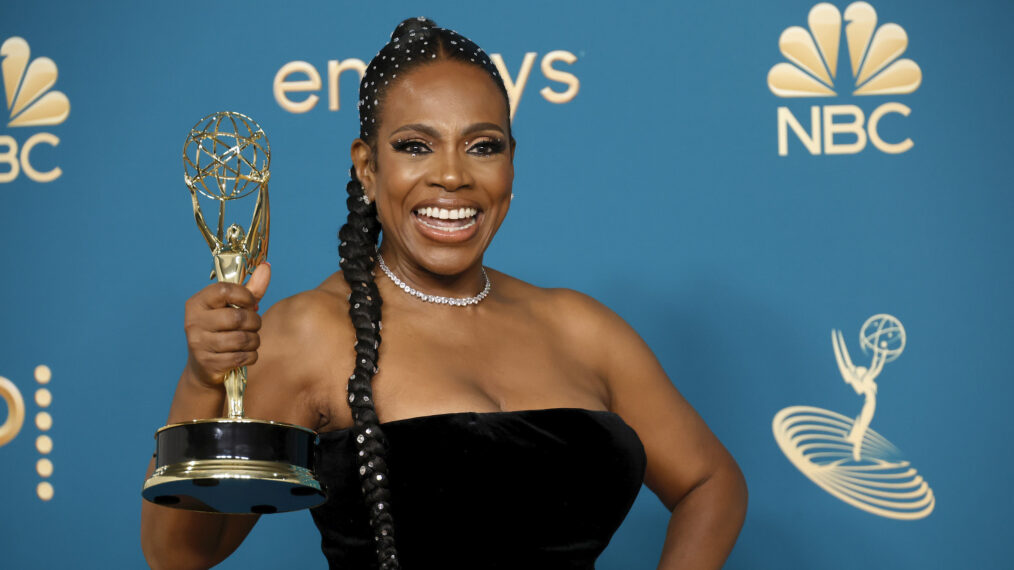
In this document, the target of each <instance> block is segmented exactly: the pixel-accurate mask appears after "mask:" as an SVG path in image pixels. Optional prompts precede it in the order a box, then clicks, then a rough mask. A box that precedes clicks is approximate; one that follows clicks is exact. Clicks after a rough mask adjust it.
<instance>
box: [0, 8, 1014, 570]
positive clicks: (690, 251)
mask: <svg viewBox="0 0 1014 570" xmlns="http://www.w3.org/2000/svg"><path fill="white" fill-rule="evenodd" d="M417 15H426V16H428V17H430V18H433V19H434V20H436V21H437V23H438V24H441V25H442V26H445V27H449V28H453V29H456V30H458V31H459V32H461V33H462V34H464V35H466V36H469V37H470V38H472V39H474V40H475V41H476V42H477V43H478V44H479V45H481V46H483V47H484V48H485V49H486V50H487V51H488V52H489V53H490V54H495V55H493V59H494V61H495V63H496V64H497V66H498V67H499V69H500V71H501V74H502V76H503V77H504V79H505V80H506V83H507V86H508V90H509V92H510V97H511V102H512V105H513V110H514V116H513V125H514V134H515V136H516V137H517V141H518V146H517V155H516V172H517V174H516V179H515V186H514V192H515V194H516V197H515V199H514V201H513V204H512V208H511V212H510V214H509V215H508V217H507V220H506V222H505V224H504V226H503V228H502V230H501V231H500V233H499V235H498V236H497V238H496V240H495V242H494V243H493V245H492V247H491V248H490V250H489V251H488V253H487V256H486V264H487V265H488V266H491V267H494V268H496V269H499V270H501V271H505V272H508V273H511V274H513V275H516V276H518V277H520V278H522V279H525V280H527V281H530V282H532V283H535V284H537V285H540V286H547V287H570V288H574V289H578V290H580V291H583V292H586V293H588V294H590V295H592V296H594V297H596V298H597V299H599V300H600V301H602V302H603V303H605V304H606V305H608V306H609V307H611V308H612V309H613V310H615V311H616V312H617V313H619V314H620V315H621V316H623V317H624V318H625V319H627V320H628V321H629V322H630V323H631V324H632V325H633V326H634V327H635V328H636V329H637V330H638V331H639V332H640V333H641V334H642V336H643V337H644V338H645V339H646V340H647V342H648V344H649V345H650V346H651V347H652V348H653V350H654V351H655V352H656V354H657V355H658V357H659V358H660V360H661V361H662V363H663V365H664V366H665V368H666V370H667V371H668V373H669V375H670V377H671V378H672V381H673V383H674V384H675V385H676V386H677V387H678V388H679V389H680V390H681V392H682V393H683V394H684V395H685V396H686V397H687V399H688V400H689V401H690V402H691V403H692V404H693V405H694V406H695V407H696V409H697V410H699V412H700V413H701V415H702V416H703V417H704V418H705V420H706V421H707V422H708V424H709V425H710V426H711V428H712V429H713V430H714V432H715V433H716V434H717V435H718V436H719V437H720V438H721V440H722V441H723V442H724V443H725V445H726V446H727V447H728V448H729V450H730V451H731V452H732V453H733V455H734V456H735V457H736V459H737V460H738V462H739V464H740V466H741V467H742V469H743V472H744V473H745V475H746V478H747V481H748V483H749V487H750V506H749V513H748V516H747V520H746V524H745V526H744V529H743V532H742V534H741V536H740V539H739V542H738V543H737V545H736V548H735V550H734V551H733V553H732V556H731V558H730V559H729V562H728V565H727V566H728V567H729V568H779V569H781V568H833V569H837V568H866V567H869V568H915V567H933V568H995V567H1001V566H1005V565H1006V564H1008V563H1009V562H1008V561H1009V559H1010V558H1011V556H1014V547H1012V546H1011V542H1010V540H1009V538H1010V537H1009V535H1010V530H1011V525H1010V513H1011V510H1012V509H1014V494H1012V491H1011V486H1010V477H1009V472H1010V470H1011V468H1012V467H1014V460H1012V459H1011V454H1010V441H1011V439H1012V436H1014V421H1012V420H1011V419H1010V407H1011V405H1012V403H1014V399H1012V396H1014V388H1012V382H1011V380H1012V379H1014V378H1012V375H1011V372H1010V366H1009V358H1010V356H1009V355H1010V346H1011V344H1012V342H1014V332H1012V328H1011V326H1010V323H1011V322H1012V320H1014V302H1012V301H1011V299H1010V292H1011V291H1012V277H1014V255H1012V254H1011V253H1010V247H1011V246H1012V245H1014V224H1012V223H1011V217H1012V215H1014V198H1012V196H1011V191H1012V189H1014V188H1012V186H1011V183H1010V181H1009V178H1008V177H1009V176H1010V174H1011V164H1012V163H1014V159H1012V154H1011V145H1010V142H1009V140H1008V136H1009V133H1010V132H1011V129H1012V128H1014V115H1012V112H1011V92H1012V88H1014V80H1012V76H1011V74H1010V72H1009V67H1010V59H1011V57H1012V56H1014V40H1012V39H1011V35H1010V34H1009V30H1008V27H1009V22H1010V21H1011V20H1012V18H1014V5H1012V4H1011V3H1009V2H1003V1H993V2H988V1H983V2H970V3H957V2H943V1H931V2H926V1H922V2H917V1H914V0H872V1H871V2H863V1H858V2H851V3H849V2H847V1H844V2H831V3H814V2H813V1H812V0H810V1H807V0H783V1H778V2H763V3H747V2H726V1H716V2H664V3H663V2H659V3H650V2H649V3H638V4H627V5H624V6H620V5H618V4H615V3H611V2H581V3H567V4H563V3H561V4H552V3H546V2H529V1H521V2H513V3H508V4H503V3H501V4H496V3H494V4H488V3H487V4H482V5H481V6H480V5H478V4H470V5H457V4H455V3H450V2H437V3H429V4H426V5H421V4H419V3H408V2H384V3H363V2H289V3H279V2H268V1H257V2H252V1H244V2H240V1H228V2H197V1H182V2H173V3H165V2H163V3H135V2H126V1H119V2H71V1H63V2H56V1H39V0H34V1H33V0H6V1H5V2H3V4H0V58H2V59H0V71H2V82H3V103H4V105H6V106H5V107H4V113H5V114H3V116H2V117H0V397H2V398H0V400H2V401H0V567H3V568H54V567H68V566H73V567H80V568H138V567H143V566H144V559H143V556H142V553H141V549H140V545H139V539H138V536H139V519H140V507H141V497H140V489H141V484H142V481H143V478H144V472H145V469H146V466H147V462H148V458H149V457H150V455H151V452H152V450H153V444H154V442H153V439H152V436H153V433H154V431H155V430H156V429H157V428H158V427H160V426H161V425H163V424H164V422H165V418H166V413H167V410H168V406H169V402H170V399H171V397H172V393H173V389H174V387H175V383H176V380H177V378H178V375H179V371H180V370H181V367H182V366H183V364H184V361H185V358H186V347H185V342H184V336H183V330H182V315H183V304H184V301H185V300H186V299H187V298H188V297H189V296H190V295H192V294H193V293H194V292H196V291H197V290H198V289H200V288H201V287H203V286H204V285H205V284H206V283H207V277H208V271H209V268H210V264H211V261H210V256H209V253H208V250H207V246H206V244H205V243H204V240H203V239H202V237H201V235H200V234H199V232H198V230H197V228H196V227H195V225H194V220H193V215H192V211H191V202H190V197H189V193H188V191H187V188H186V186H185V185H184V181H183V165H182V161H181V149H182V146H183V143H184V139H185V137H186V135H187V133H188V132H189V128H190V127H191V126H192V125H193V124H194V123H195V122H196V121H197V120H198V119H199V118H200V117H203V116H205V115H207V114H209V113H212V112H215V111H220V110H233V111H239V112H242V113H246V114H249V115H250V116H252V117H254V118H255V119H256V120H257V121H258V122H259V123H260V124H261V125H262V126H263V127H264V129H265V131H266V133H267V135H268V138H269V139H270V142H271V149H272V162H271V191H272V212H271V214H272V218H273V219H272V236H271V238H272V241H271V251H270V255H269V259H270V261H271V262H272V266H273V269H274V278H273V282H272V284H271V288H270V290H269V292H268V295H267V298H266V300H265V302H263V303H262V305H261V306H262V307H266V306H268V305H270V304H271V303H273V302H275V301H277V300H279V299H281V298H284V297H287V296H289V295H292V294H295V293H297V292H299V291H302V290H305V289H308V288H312V287H314V286H316V285H317V284H318V283H319V282H320V281H321V280H323V279H324V278H325V277H326V276H327V275H329V274H330V273H332V272H333V271H335V270H336V269H337V257H338V256H337V251H336V247H337V239H336V237H335V232H336V230H337V228H338V227H339V226H340V225H341V223H342V222H343V220H344V218H345V206H344V202H345V196H346V194H345V190H344V187H345V183H346V173H347V169H348V167H349V165H350V160H349V154H348V150H349V144H350V143H351V141H352V140H353V138H354V137H355V136H356V135H357V133H358V117H357V113H356V100H357V93H356V90H357V84H358V81H359V74H360V73H361V72H362V71H363V69H364V66H365V63H364V62H369V60H370V58H371V57H372V56H373V54H374V53H376V51H377V50H378V49H379V48H380V47H381V46H382V45H383V44H384V43H385V42H386V41H387V38H388V37H389V34H390V32H391V30H392V29H393V28H394V26H395V24H396V23H397V22H398V21H400V20H401V19H403V18H406V17H409V16H417ZM668 517H669V513H668V511H666V509H665V508H664V507H663V506H662V504H661V503H660V502H659V501H658V500H657V498H656V497H655V496H654V495H653V494H652V493H651V492H650V491H649V490H647V489H644V490H643V491H642V493H641V495H640V496H639V497H638V500H637V502H636V503H635V505H634V508H633V510H632V511H631V513H630V515H629V516H628V518H627V520H626V521H625V523H624V524H623V526H622V527H621V528H620V530H619V532H618V533H617V534H616V536H615V538H614V539H613V542H612V543H611V545H610V546H609V548H608V549H607V550H606V552H605V553H604V555H603V556H602V557H601V559H600V561H599V567H600V568H603V569H617V570H620V569H622V570H627V569H635V568H654V567H655V565H656V564H657V561H658V558H659V554H660V552H661V549H662V545H663V540H664V537H665V530H666V524H667V522H668ZM283 564H284V565H285V566H286V567H305V568H322V567H324V566H325V561H324V558H323V556H322V555H321V554H320V551H319V535H318V534H317V532H316V530H315V529H314V528H313V526H312V524H311V521H310V517H309V515H308V514H307V513H306V512H299V513H290V514H284V515H273V516H268V517H262V519H261V522H260V523H259V524H258V526H257V528H256V529H255V530H254V532H253V533H252V534H251V535H250V536H249V538H248V539H247V540H246V542H245V543H244V544H243V545H242V547H241V548H240V549H239V550H238V551H237V552H236V553H235V554H234V555H233V556H232V557H231V558H230V559H229V560H228V561H226V562H225V563H224V564H223V565H222V567H225V568H265V567H273V566H279V565H283Z"/></svg>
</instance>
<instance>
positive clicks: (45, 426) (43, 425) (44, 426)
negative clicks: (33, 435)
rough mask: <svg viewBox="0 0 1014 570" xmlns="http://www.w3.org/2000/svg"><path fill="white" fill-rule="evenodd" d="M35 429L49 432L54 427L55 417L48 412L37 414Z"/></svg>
mask: <svg viewBox="0 0 1014 570" xmlns="http://www.w3.org/2000/svg"><path fill="white" fill-rule="evenodd" d="M35 427H37V428H39V429H40V430H42V431H48V430H49V429H50V428H52V427H53V416H51V415H49V414H48V413H47V412H39V413H37V414H35Z"/></svg>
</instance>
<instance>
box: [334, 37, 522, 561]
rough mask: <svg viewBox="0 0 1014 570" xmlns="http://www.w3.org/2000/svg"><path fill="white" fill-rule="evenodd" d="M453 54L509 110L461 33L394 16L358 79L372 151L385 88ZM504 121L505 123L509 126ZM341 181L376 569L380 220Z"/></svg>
mask: <svg viewBox="0 0 1014 570" xmlns="http://www.w3.org/2000/svg"><path fill="white" fill-rule="evenodd" d="M446 59H452V60H457V61H462V62H467V63H469V64H472V65H476V66H478V67H480V68H482V69H484V70H485V71H486V72H487V73H488V74H489V76H490V78H491V79H492V80H493V82H494V83H495V84H496V85H497V87H499V89H500V91H501V93H502V94H503V97H504V104H505V105H506V107H507V116H508V117H509V116H510V102H509V99H508V96H507V89H506V87H505V86H504V83H503V80H502V79H501V77H500V75H499V72H498V71H497V69H496V66H495V65H494V64H493V62H492V61H491V60H490V59H489V57H488V56H487V55H486V53H485V52H484V51H482V49H481V48H479V46H477V45H475V44H474V43H473V42H472V41H471V40H469V39H468V38H465V37H464V36H462V35H460V34H458V33H456V32H454V31H452V30H447V29H444V28H440V27H437V25H436V24H435V23H434V22H433V21H432V20H428V19H426V18H410V19H408V20H405V21H403V22H401V23H400V24H398V27H396V28H395V29H394V33H392V34H391V41H390V42H389V43H388V44H387V45H386V46H384V47H383V49H381V50H380V51H379V52H378V53H377V55H376V56H375V57H374V58H373V60H372V61H371V62H370V65H369V66H368V67H367V68H366V73H365V74H364V76H363V79H362V81H361V82H360V84H359V105H358V106H359V133H360V135H359V136H360V138H362V139H363V140H364V141H366V142H367V143H368V144H369V145H370V147H371V148H373V149H374V154H376V136H377V127H378V126H379V125H380V121H379V120H378V119H379V118H380V108H381V107H382V105H383V101H384V95H385V94H386V92H387V89H388V88H389V87H390V86H391V85H393V84H394V82H395V81H396V80H397V78H398V77H399V76H402V75H404V74H407V73H408V72H409V71H410V70H412V69H414V68H416V67H418V66H420V65H425V64H428V63H433V62H436V61H440V60H446ZM508 128H509V127H508ZM350 176H351V180H350V181H349V183H348V186H347V187H346V189H347V191H348V194H349V197H348V200H347V201H346V204H347V205H348V208H349V217H348V220H347V221H346V223H345V225H344V226H342V228H341V230H339V232H338V238H339V239H340V240H341V245H340V246H339V247H338V253H339V255H340V256H341V260H340V265H341V268H342V272H343V275H344V277H345V280H346V281H347V282H348V284H349V287H350V288H351V290H352V292H351V294H350V295H349V316H350V317H351V318H352V325H353V327H355V331H356V344H355V349H356V366H355V370H354V371H353V373H352V375H351V376H349V384H348V394H349V407H350V408H351V410H352V418H353V420H354V425H353V428H352V433H353V434H354V435H355V438H356V449H357V451H358V457H357V461H358V464H359V475H360V480H361V484H362V491H363V497H364V498H365V501H366V508H367V514H368V517H369V522H370V527H371V529H372V530H373V536H374V540H375V544H376V549H377V563H378V567H379V568H380V570H398V569H400V567H401V565H400V562H399V559H398V551H397V548H396V547H395V537H394V519H393V518H392V515H391V494H390V490H389V487H388V480H387V479H388V473H387V463H386V462H385V460H384V458H385V457H386V456H387V440H386V438H385V436H384V432H383V430H382V429H381V427H380V425H379V420H378V418H377V412H376V409H375V408H374V405H373V404H374V402H373V389H372V384H371V383H372V381H373V375H374V374H376V373H377V371H378V368H377V366H378V364H377V359H378V356H377V355H378V351H379V349H380V328H381V325H380V306H381V304H382V301H381V299H380V292H379V291H378V290H377V285H376V283H374V280H373V270H374V266H375V265H376V251H377V241H378V239H379V237H380V230H381V228H380V222H379V220H378V219H377V209H376V206H374V205H373V204H370V203H369V202H368V201H367V200H366V193H365V191H364V189H363V185H362V183H361V182H360V181H359V178H358V176H356V169H355V167H353V168H352V170H351V173H350Z"/></svg>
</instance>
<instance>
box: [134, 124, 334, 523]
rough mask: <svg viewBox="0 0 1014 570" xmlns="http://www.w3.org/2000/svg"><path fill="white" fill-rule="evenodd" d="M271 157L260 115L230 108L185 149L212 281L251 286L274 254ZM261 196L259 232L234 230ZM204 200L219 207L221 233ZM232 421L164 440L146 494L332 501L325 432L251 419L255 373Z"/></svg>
mask: <svg viewBox="0 0 1014 570" xmlns="http://www.w3.org/2000/svg"><path fill="white" fill-rule="evenodd" d="M270 162H271V151H270V147H269V146H268V140H267V137H266V136H265V134H264V131H263V130H262V129H261V127H260V126H259V125H258V124H257V123H256V122H255V121H254V120H253V119H251V118H250V117H247V116H245V115H241V114H239V113H234V112H231V111H223V112H219V113H215V114H212V115H209V116H207V117H205V118H203V119H201V120H200V121H198V123H197V124H196V125H195V126H194V127H193V128H192V129H191V130H190V134H189V136H188V137H187V140H186V143H184V145H183V167H184V181H185V182H186V184H187V187H188V188H189V189H190V195H191V198H192V199H193V206H194V217H195V218H196V220H197V227H198V228H199V229H200V230H201V234H202V235H203V236H204V239H205V240H206V241H207V242H208V246H209V247H210V248H211V252H212V254H213V256H214V272H213V273H212V278H216V277H217V279H218V281H220V282H223V281H224V282H228V283H239V284H242V283H243V281H244V280H245V279H246V276H247V274H248V273H250V272H252V271H253V269H254V268H256V267H257V265H259V264H260V263H261V262H262V261H264V259H265V258H266V257H267V251H268V227H269V214H268V178H269V171H268V167H269V165H270ZM254 193H256V199H255V200H254V201H253V202H254V204H253V214H252V217H251V220H250V225H249V230H244V229H243V227H242V226H240V225H239V224H236V223H232V224H230V225H228V226H226V225H225V224H226V221H225V214H226V211H225V209H226V203H227V202H228V203H230V205H235V204H240V203H242V202H245V203H247V204H249V203H250V202H251V200H243V198H246V197H248V196H251V195H253V194H254ZM199 195H200V196H204V197H205V198H208V199H210V200H211V201H212V202H211V203H213V204H215V205H216V207H217V210H218V222H217V224H216V227H215V229H214V231H213V230H212V228H210V227H209V226H208V224H207V222H205V218H204V214H203V213H202V211H201V204H200V200H199ZM224 384H225V392H226V398H227V407H228V416H229V417H227V418H218V419H208V420H193V421H189V422H184V423H178V424H173V425H168V426H165V427H163V428H161V429H159V430H158V431H157V432H156V433H155V441H156V446H155V471H154V472H153V473H152V475H151V477H149V478H148V479H147V480H146V481H145V482H144V488H143V490H142V492H141V494H142V496H143V497H144V498H145V499H147V500H149V501H151V502H153V503H156V504H159V505H164V506H169V507H176V508H181V509H188V510H195V511H205V512H217V513H258V514H264V513H275V512H285V511H294V510H298V509H305V508H310V507H314V506H317V505H319V504H321V503H322V502H324V499H325V496H324V492H323V491H322V489H321V486H320V482H319V481H318V480H317V478H316V476H315V475H314V473H313V464H314V460H315V454H316V438H317V434H316V433H315V432H314V431H313V430H310V429H307V428H304V427H300V426H294V425H289V424H283V423H278V422H271V421H262V420H254V419H249V418H245V417H244V415H243V392H244V390H245V388H246V367H241V368H236V369H234V370H231V371H229V372H228V373H227V374H226V377H225V382H224Z"/></svg>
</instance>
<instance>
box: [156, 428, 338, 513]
mask: <svg viewBox="0 0 1014 570" xmlns="http://www.w3.org/2000/svg"><path fill="white" fill-rule="evenodd" d="M316 437H317V436H316V434H315V433H314V432H313V431H311V430H308V429H306V428H303V427H299V426H292V425H287V424H281V423H276V422H265V421H258V420H247V419H238V420H229V419H221V420H197V421H194V422H189V423H183V424H176V425H171V426H166V427H164V428H162V429H160V430H159V431H158V432H157V433H156V434H155V439H156V456H155V471H154V472H153V473H152V476H151V477H149V478H148V480H146V481H145V483H144V488H143V490H142V492H141V495H142V496H143V497H144V498H145V499H147V500H149V501H151V502H153V503H155V504H158V505H163V506H167V507H174V508H180V509H188V510H196V511H205V512H215V513H234V514H239V513H246V514H250V513H255V514H267V513H276V512H278V513H280V512H287V511H294V510H299V509H305V508H310V507H315V506H317V505H319V504H321V503H323V502H324V500H325V499H326V497H325V494H324V491H323V489H321V486H320V483H319V482H318V481H317V478H316V476H315V475H314V473H313V465H314V462H315V453H316Z"/></svg>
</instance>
